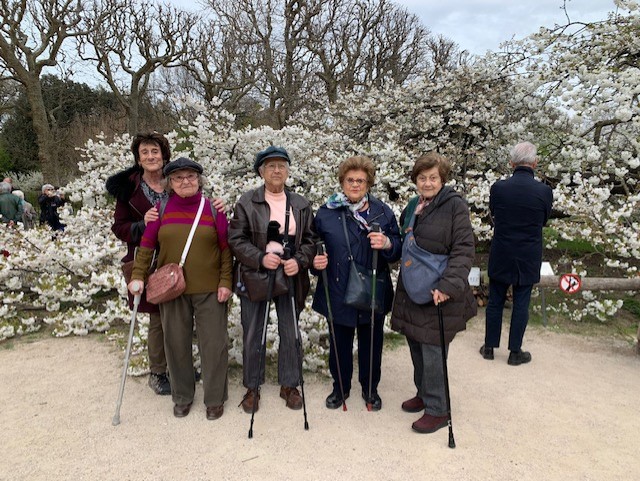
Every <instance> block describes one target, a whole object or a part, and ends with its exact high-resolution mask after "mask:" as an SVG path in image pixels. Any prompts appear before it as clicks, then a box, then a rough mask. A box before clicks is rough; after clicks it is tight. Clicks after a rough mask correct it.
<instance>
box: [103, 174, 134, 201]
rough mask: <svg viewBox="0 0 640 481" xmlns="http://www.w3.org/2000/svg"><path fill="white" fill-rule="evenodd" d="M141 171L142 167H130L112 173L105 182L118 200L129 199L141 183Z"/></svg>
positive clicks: (108, 190) (108, 189) (110, 192)
mask: <svg viewBox="0 0 640 481" xmlns="http://www.w3.org/2000/svg"><path fill="white" fill-rule="evenodd" d="M139 173H140V169H139V168H138V167H129V168H128V169H126V170H123V171H121V172H118V173H117V174H114V175H112V176H111V177H109V178H108V179H107V182H106V184H105V186H106V188H107V192H109V194H111V195H112V196H113V197H115V198H116V199H118V200H121V201H125V202H126V201H128V200H129V198H130V197H131V194H133V191H134V190H135V189H136V187H137V185H138V184H139V183H140V175H139ZM136 174H138V175H136Z"/></svg>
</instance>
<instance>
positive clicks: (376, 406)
mask: <svg viewBox="0 0 640 481" xmlns="http://www.w3.org/2000/svg"><path fill="white" fill-rule="evenodd" d="M362 399H364V402H365V403H367V405H368V404H369V402H371V410H372V411H380V409H382V399H380V396H379V395H378V392H377V391H373V392H372V393H371V399H369V393H368V392H367V391H364V390H363V391H362Z"/></svg>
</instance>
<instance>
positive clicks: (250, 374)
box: [229, 146, 317, 413]
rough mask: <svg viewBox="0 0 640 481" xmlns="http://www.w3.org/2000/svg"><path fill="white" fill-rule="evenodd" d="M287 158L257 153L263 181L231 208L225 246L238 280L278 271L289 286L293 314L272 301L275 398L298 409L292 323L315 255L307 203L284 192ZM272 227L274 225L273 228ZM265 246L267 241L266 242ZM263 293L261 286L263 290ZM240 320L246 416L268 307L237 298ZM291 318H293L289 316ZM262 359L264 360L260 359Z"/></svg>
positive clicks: (254, 395) (273, 151) (255, 396)
mask: <svg viewBox="0 0 640 481" xmlns="http://www.w3.org/2000/svg"><path fill="white" fill-rule="evenodd" d="M290 165H291V159H290V158H289V154H288V153H287V151H286V150H285V149H284V148H282V147H275V146H271V147H268V148H267V149H265V150H262V151H260V152H258V154H257V155H256V158H255V162H254V170H255V172H256V173H257V174H259V175H260V177H262V179H263V180H264V185H262V186H260V187H258V188H256V189H252V190H250V191H248V192H245V193H244V194H243V195H242V196H241V197H240V199H238V202H237V203H236V206H235V209H234V215H233V219H232V220H231V227H230V229H229V244H230V245H231V249H232V251H233V254H234V255H235V256H236V258H237V262H238V263H239V264H240V265H239V271H240V275H239V276H238V279H239V281H241V279H242V275H243V274H242V273H243V272H244V271H251V270H253V271H263V272H264V271H266V270H272V271H275V270H276V269H278V268H282V269H283V270H284V274H285V275H286V276H287V277H288V278H289V281H293V282H294V286H295V298H296V310H297V313H294V312H293V308H292V305H291V304H292V303H291V298H290V297H289V295H288V293H287V294H282V295H279V296H276V297H275V298H274V299H273V301H274V303H275V305H276V311H277V313H278V334H279V335H280V345H279V348H278V382H279V384H280V397H281V398H282V399H284V400H285V403H286V406H287V407H288V408H290V409H301V408H302V397H301V396H300V391H299V390H298V384H299V381H300V370H299V367H298V350H297V347H296V331H295V329H297V328H298V326H297V325H296V324H295V320H296V319H297V314H299V313H300V312H301V311H302V309H304V303H305V302H304V300H305V298H306V296H307V294H308V292H309V274H308V269H309V267H310V266H311V262H312V261H313V256H314V255H315V249H316V247H315V241H316V239H317V238H316V236H315V234H314V232H313V211H312V210H311V205H310V204H309V202H308V201H307V200H306V199H305V198H304V197H302V196H301V195H298V194H296V193H294V192H290V191H288V190H287V189H286V186H285V182H286V180H287V178H288V176H289V168H290ZM287 204H290V207H289V210H290V215H289V223H288V225H289V228H288V232H287V233H286V237H287V241H286V246H285V245H283V242H285V241H284V238H285V232H284V230H285V227H284V226H285V225H286V224H287V221H286V220H285V219H286V212H287V209H286V206H287ZM276 223H277V224H276ZM270 225H272V226H275V229H273V230H275V236H274V237H276V239H270V236H269V235H268V231H269V230H270V229H269V226H270ZM269 241H271V242H269ZM284 247H287V248H288V249H290V250H291V256H290V257H289V258H283V257H282V255H281V254H280V253H283V252H284ZM263 288H264V290H265V291H266V289H267V286H266V285H265V286H263ZM240 305H241V318H242V319H241V320H242V329H243V338H242V340H243V344H244V347H243V352H242V359H243V366H242V368H243V384H244V386H245V387H246V388H247V392H246V394H245V395H244V398H243V399H242V401H241V404H242V408H243V409H244V411H245V412H247V413H251V412H252V409H253V406H254V401H255V409H256V410H258V408H259V403H258V401H259V399H260V392H259V389H256V386H259V383H260V384H262V383H264V366H265V364H264V362H262V369H261V372H258V366H259V365H260V362H261V361H260V357H259V354H258V353H261V355H262V356H265V353H264V352H263V351H262V350H261V343H262V327H263V319H264V316H265V310H266V309H267V305H268V302H267V300H264V301H257V302H253V301H251V300H250V299H249V297H248V296H247V295H243V294H242V293H240ZM294 314H296V315H295V317H294ZM263 359H264V358H263Z"/></svg>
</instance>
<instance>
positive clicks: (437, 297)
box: [431, 289, 449, 306]
mask: <svg viewBox="0 0 640 481" xmlns="http://www.w3.org/2000/svg"><path fill="white" fill-rule="evenodd" d="M431 295H432V296H433V303H434V304H435V305H436V306H437V305H438V304H440V303H441V302H446V301H448V300H449V296H448V295H446V294H445V293H444V292H440V291H439V290H438V289H433V290H432V291H431Z"/></svg>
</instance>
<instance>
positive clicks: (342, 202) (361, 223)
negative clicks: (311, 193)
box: [326, 192, 371, 231]
mask: <svg viewBox="0 0 640 481" xmlns="http://www.w3.org/2000/svg"><path fill="white" fill-rule="evenodd" d="M367 202H369V194H365V195H364V197H363V198H362V199H360V201H359V202H357V203H355V204H353V203H352V202H351V201H350V200H349V199H348V198H347V196H346V195H344V193H343V192H340V193H336V194H333V195H332V196H331V197H329V199H328V200H327V204H326V205H327V207H328V208H329V209H338V208H340V207H347V208H348V209H349V210H350V211H351V213H352V214H353V218H354V219H355V220H356V221H358V227H360V229H362V230H366V231H371V227H369V224H367V221H366V220H365V219H364V217H362V216H361V215H360V209H362V207H363V206H364V205H365V204H366V203H367Z"/></svg>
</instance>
